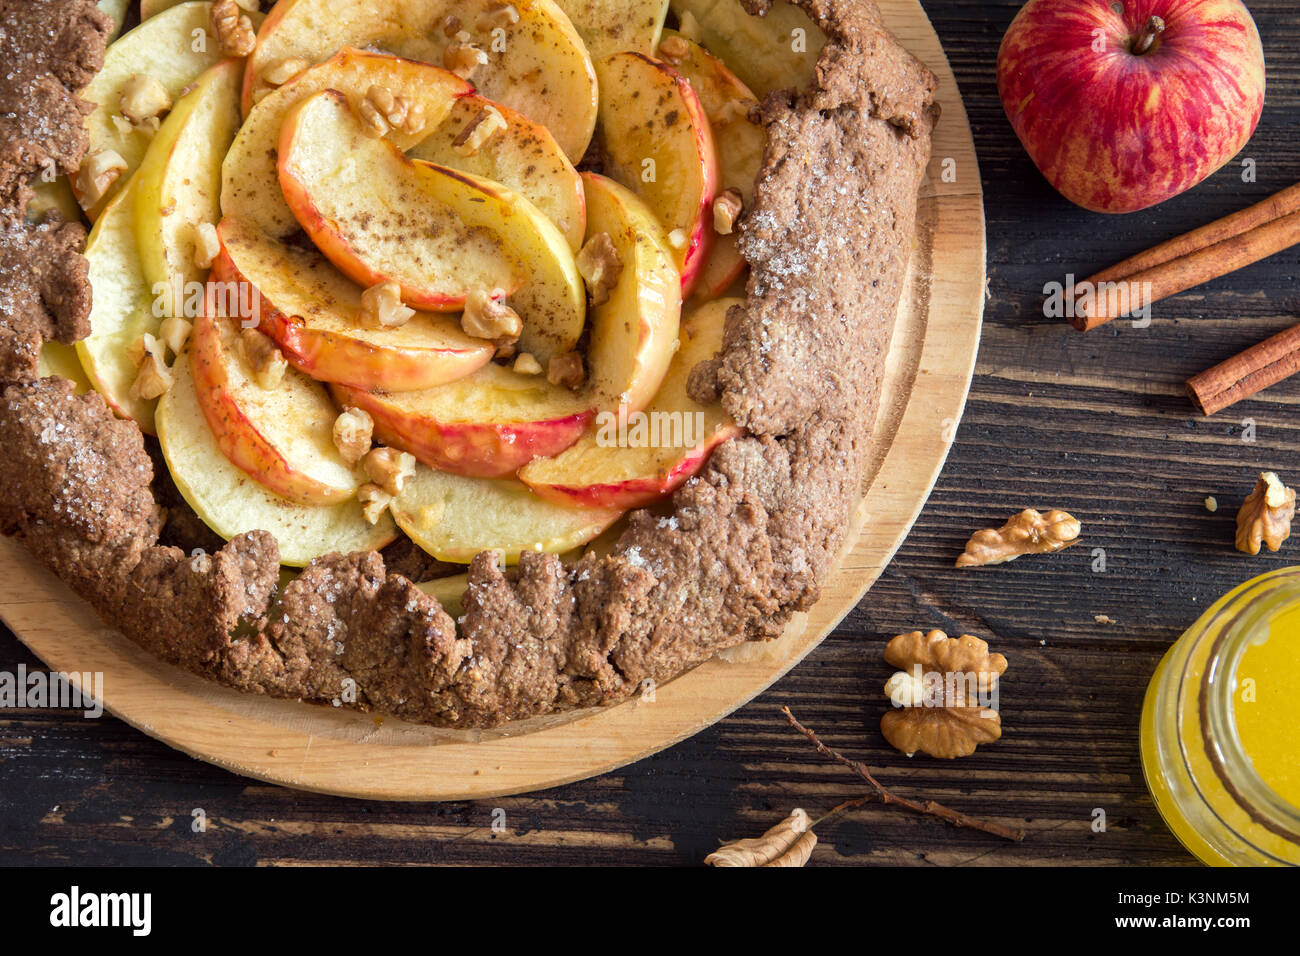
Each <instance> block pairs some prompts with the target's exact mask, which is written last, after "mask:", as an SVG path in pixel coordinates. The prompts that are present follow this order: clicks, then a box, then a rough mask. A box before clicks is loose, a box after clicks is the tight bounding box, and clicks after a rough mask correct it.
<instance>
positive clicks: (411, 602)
mask: <svg viewBox="0 0 1300 956" xmlns="http://www.w3.org/2000/svg"><path fill="white" fill-rule="evenodd" d="M796 2H798V3H799V5H800V6H802V7H804V9H806V10H807V11H808V12H809V14H810V15H811V16H812V17H813V18H814V19H815V20H817V21H818V23H819V24H820V25H821V26H822V28H823V29H824V30H825V32H826V33H827V35H828V36H829V37H830V41H829V44H828V45H827V47H826V48H825V50H824V51H823V53H822V55H821V60H820V63H819V66H818V83H817V85H816V88H815V89H813V90H810V91H806V92H804V93H799V94H786V93H774V94H772V95H771V96H769V97H768V98H767V100H766V101H765V102H764V103H763V105H762V109H761V113H762V122H763V124H764V126H765V127H766V130H767V145H766V150H765V155H764V162H763V167H762V172H761V174H760V176H759V179H758V182H757V184H756V188H755V191H754V197H753V201H752V202H751V204H750V208H748V209H746V210H745V212H744V214H743V215H742V217H741V219H740V220H739V223H738V232H739V237H740V248H741V250H742V252H743V254H744V255H745V257H746V258H747V259H748V260H749V261H750V263H751V264H752V267H753V268H752V274H751V278H750V279H749V284H748V289H747V292H748V295H747V299H746V302H745V304H744V306H738V307H736V308H734V309H732V311H731V313H730V314H729V316H728V321H727V329H726V336H725V343H724V347H723V351H722V353H721V355H720V356H719V357H718V358H717V359H715V360H713V361H711V362H707V363H703V364H702V365H701V366H700V367H698V368H697V369H696V370H695V373H694V374H693V375H692V376H691V389H692V392H693V393H694V394H696V395H701V396H709V397H712V396H718V397H720V398H721V400H722V402H723V403H724V405H725V407H726V409H727V410H728V411H729V412H730V413H731V414H732V415H733V416H734V417H735V419H736V420H737V421H738V422H739V423H740V424H741V425H743V426H744V427H745V428H746V429H747V430H748V433H747V434H746V435H745V436H744V437H741V438H736V439H733V440H732V441H729V442H727V443H726V444H724V445H723V446H721V447H720V448H719V449H718V450H717V451H716V452H715V453H714V455H713V457H712V458H711V460H710V462H709V464H708V466H707V467H706V468H705V469H704V470H703V471H702V472H701V473H700V474H699V475H698V476H697V477H695V478H693V479H691V480H690V481H688V482H687V483H686V484H685V485H684V486H683V487H682V488H681V489H680V490H679V491H678V492H677V493H676V495H675V496H674V497H673V499H672V501H671V506H670V508H668V510H667V512H666V513H662V514H652V513H650V512H646V511H642V512H636V513H634V514H633V515H632V516H631V519H630V524H629V527H628V529H627V531H626V532H625V533H624V534H623V535H622V537H621V538H620V539H619V541H618V543H617V545H616V546H615V547H614V549H613V551H612V553H611V554H609V555H608V556H606V557H596V556H592V555H588V556H587V557H585V558H583V559H582V560H581V561H579V562H577V563H576V564H573V565H569V566H566V565H564V564H563V563H562V562H561V561H560V559H559V558H557V557H555V556H553V555H545V554H525V555H524V557H523V559H522V560H521V562H520V564H519V566H518V567H517V568H514V569H511V570H509V571H505V570H502V569H501V568H499V567H498V565H497V562H496V560H495V558H494V557H493V556H492V555H490V554H484V555H480V556H479V557H478V558H477V559H476V560H475V561H474V563H473V564H472V566H471V567H470V568H469V587H468V590H467V592H466V594H465V596H464V615H463V617H462V618H461V619H460V621H459V622H458V623H459V628H458V627H457V626H456V625H457V622H453V621H452V620H451V619H450V618H449V617H448V616H447V614H446V613H445V612H444V611H443V609H442V608H441V607H440V606H439V604H438V602H437V601H436V600H435V599H434V598H432V597H430V596H428V595H426V594H424V593H423V592H422V591H421V590H420V589H418V588H417V587H415V585H414V584H412V583H411V580H410V577H409V576H408V575H410V574H415V573H417V572H422V571H425V570H427V568H428V562H424V561H422V560H421V559H420V558H419V557H418V556H414V555H412V554H410V553H409V549H402V548H396V549H395V550H394V551H393V553H392V555H391V557H392V558H393V559H394V560H393V562H392V563H390V564H387V565H386V563H385V559H384V557H383V556H381V555H380V554H377V553H374V552H367V553H358V554H352V555H329V556H326V557H324V558H321V559H320V560H318V561H316V562H315V563H313V564H312V565H311V566H310V567H309V568H307V569H306V570H305V571H304V572H303V573H302V574H301V575H300V576H299V577H298V578H297V579H295V580H294V581H293V582H292V583H291V584H289V585H288V586H287V587H285V588H284V589H283V591H282V592H281V591H280V590H279V588H278V582H279V560H278V557H279V556H278V552H277V548H276V544H275V541H274V539H273V538H272V537H271V536H270V535H269V534H266V533H265V532H252V533H250V534H245V535H241V536H239V537H237V538H235V539H234V540H232V541H230V542H229V543H227V544H225V545H224V546H223V547H221V548H220V549H219V550H216V551H213V552H208V551H202V550H199V551H186V550H182V549H180V548H177V547H168V546H164V545H161V544H159V540H160V537H159V536H160V532H161V530H162V529H163V528H164V525H165V524H166V526H167V527H171V526H172V525H176V526H178V527H189V526H192V522H189V521H186V520H181V521H176V520H175V519H174V518H169V516H168V515H167V514H166V512H165V509H164V507H163V506H162V505H160V503H159V499H160V498H161V499H162V500H164V501H165V502H166V504H167V506H168V508H170V509H173V510H174V509H177V508H181V509H183V508H184V505H183V504H182V503H177V501H176V496H175V495H174V491H171V492H169V491H168V482H167V481H166V479H165V477H160V478H159V480H158V481H155V462H154V460H153V459H151V457H150V451H149V450H148V449H147V448H146V445H145V441H144V439H143V437H142V436H141V434H140V431H139V429H138V428H137V427H136V426H135V425H134V424H132V423H130V422H126V421H122V420H119V419H117V418H115V417H114V415H113V414H112V412H111V411H110V410H109V409H108V407H107V406H106V405H105V403H104V402H103V400H102V399H101V398H99V397H98V396H96V395H93V394H91V395H87V396H83V397H77V396H75V395H74V393H73V390H72V388H71V385H70V383H67V382H64V381H61V380H56V379H45V380H39V381H37V380H34V372H33V370H34V368H35V354H34V353H35V351H38V350H39V345H40V342H41V341H42V340H45V339H50V338H59V339H62V340H64V341H67V340H69V339H70V338H75V337H78V336H80V335H84V333H85V328H84V325H85V312H84V309H85V306H86V304H87V303H88V289H87V287H86V281H85V269H84V262H83V261H82V260H80V257H78V256H75V255H73V254H72V252H71V251H70V250H71V249H73V248H74V246H75V241H74V240H79V239H80V236H79V235H78V234H76V233H73V232H68V233H67V234H66V235H63V237H62V238H61V239H59V240H58V241H55V240H54V239H53V238H49V239H43V240H41V241H42V242H46V243H50V244H51V245H50V246H48V247H47V252H49V253H50V254H48V255H47V253H46V252H41V251H39V246H38V245H37V244H36V240H35V239H30V242H31V243H32V244H31V245H29V248H30V249H31V250H32V251H31V252H30V253H27V254H25V258H26V260H27V261H28V262H29V263H33V264H35V263H42V262H45V261H47V259H48V260H49V261H50V262H51V263H52V264H51V265H50V266H48V269H49V270H50V271H49V272H48V273H47V274H48V275H49V276H51V277H53V276H56V275H57V276H59V277H62V278H60V279H59V281H58V282H54V281H53V279H51V281H50V283H47V284H51V283H52V284H53V286H57V290H62V291H57V290H46V289H41V290H40V295H34V294H33V293H30V292H28V291H26V290H25V288H24V287H23V285H22V283H18V284H17V285H12V284H11V283H12V281H13V280H12V276H10V275H8V274H6V275H3V276H0V288H3V290H4V291H3V296H4V297H5V299H4V309H3V314H2V315H0V339H3V340H4V341H2V342H0V347H3V348H4V351H5V354H6V355H7V356H9V359H8V360H7V361H6V363H4V364H0V381H3V382H4V383H5V388H4V391H3V394H0V442H3V443H4V445H3V447H4V448H5V449H6V454H5V455H3V456H0V482H2V483H3V486H4V491H3V492H2V493H0V530H3V531H4V532H5V533H7V534H12V535H15V536H17V537H18V538H19V539H20V540H22V541H23V542H24V543H25V544H26V546H27V547H28V548H29V549H30V550H31V552H32V554H33V555H34V556H35V557H36V558H37V559H38V560H39V561H41V563H43V564H44V565H46V566H47V567H49V568H51V569H52V570H53V571H55V572H56V573H57V574H58V575H59V576H60V577H62V578H63V579H64V580H65V581H66V582H68V583H69V584H70V585H71V586H72V587H73V589H74V590H76V591H77V592H78V593H79V594H81V595H82V596H83V597H85V598H86V599H87V600H88V601H90V603H91V604H93V605H94V606H95V608H96V609H97V610H98V611H99V612H100V614H101V615H103V617H104V618H105V620H107V621H109V622H111V623H112V624H113V625H114V626H116V627H119V628H121V630H122V631H123V632H124V633H125V634H126V635H127V636H128V637H130V638H131V639H133V640H134V641H136V642H137V643H139V644H140V645H141V646H142V647H144V648H146V649H147V650H149V651H152V652H153V653H155V654H157V655H158V656H160V657H162V658H163V659H164V660H167V661H169V662H171V663H173V664H176V665H177V666H180V667H183V668H186V669H188V670H190V671H193V672H195V673H198V674H200V675H202V676H205V677H208V678H211V679H213V680H217V681H220V682H222V683H224V684H227V685H229V686H231V687H235V688H238V689H240V690H243V691H247V692H254V693H262V694H267V695H270V696H274V697H285V698H291V699H301V700H304V701H311V702H317V703H321V704H326V705H330V704H333V705H335V706H346V707H355V708H358V709H363V710H372V711H376V712H380V713H385V714H392V715H395V716H397V717H401V718H404V719H407V720H411V721H417V722H422V723H430V724H439V725H447V726H460V727H486V726H493V725H497V724H500V723H503V722H506V721H509V720H514V719H518V718H523V717H529V716H533V715H537V714H544V713H548V712H553V711H557V710H562V709H566V708H572V707H580V706H589V705H598V704H606V703H611V702H615V701H618V700H622V699H625V698H627V697H629V696H630V695H632V694H633V693H634V692H635V691H636V690H637V689H638V687H640V686H641V685H642V684H643V682H644V681H647V680H652V681H657V682H663V681H666V680H668V679H670V678H672V677H675V676H677V675H678V674H680V673H682V672H683V671H685V670H687V669H689V668H691V667H693V666H695V665H697V664H699V663H701V662H703V661H704V660H707V659H708V658H709V657H711V656H713V655H714V654H715V653H716V652H718V651H719V650H722V649H724V648H727V647H730V646H733V645H735V644H738V643H741V642H744V641H753V640H764V639H768V638H773V637H776V636H778V635H779V634H780V633H781V631H782V629H783V628H784V626H785V624H786V622H787V621H788V620H789V618H790V616H791V614H793V613H794V612H796V611H799V610H803V609H806V608H808V607H809V606H811V605H812V604H813V602H815V601H816V599H817V597H818V594H819V591H820V588H821V585H822V583H823V581H824V579H825V576H826V573H827V571H828V569H829V566H830V564H831V562H832V560H833V559H834V557H835V555H836V553H837V551H838V549H839V547H840V545H841V543H842V541H843V536H844V529H845V528H846V527H848V525H849V515H850V513H851V509H852V508H853V507H854V504H855V501H856V498H857V496H858V494H859V483H860V475H861V470H862V465H863V456H864V452H865V447H866V444H867V441H868V436H869V434H870V429H871V425H872V422H873V421H874V418H875V414H876V408H877V402H878V396H879V391H880V381H881V376H882V372H883V363H884V358H885V355H886V353H887V351H888V348H889V342H890V336H891V334H892V330H893V323H894V316H895V312H896V308H897V304H898V300H899V296H900V293H901V288H902V282H903V279H904V274H905V271H906V266H907V262H908V258H909V256H910V254H911V249H912V243H913V235H914V226H915V223H914V217H915V211H916V195H917V189H918V187H919V185H920V183H921V178H922V175H923V173H924V169H925V166H926V163H927V161H928V157H929V149H930V133H931V129H932V127H933V124H934V122H935V120H936V118H937V115H938V110H937V107H936V106H935V103H934V89H935V80H934V77H933V76H932V75H931V74H930V72H929V71H928V70H926V68H925V67H924V66H923V65H921V64H920V63H919V62H917V61H916V60H915V59H914V58H912V57H911V56H910V55H909V54H908V53H907V52H906V51H905V50H903V48H902V47H901V46H900V45H899V44H898V42H897V41H896V40H895V39H894V38H893V37H892V36H891V35H890V34H889V33H888V32H887V31H886V30H885V28H884V27H883V25H882V23H881V21H880V17H879V13H878V11H877V9H876V7H875V5H874V3H872V2H870V0H796ZM747 5H748V6H750V7H751V8H752V9H758V8H760V7H762V6H763V4H762V3H761V2H752V3H747ZM36 6H39V7H40V8H41V12H40V15H41V19H42V21H43V22H47V23H48V22H58V23H65V24H68V26H67V27H65V28H64V29H62V30H60V31H58V32H57V38H56V40H55V45H54V46H51V45H50V38H49V37H48V36H46V35H45V34H44V33H43V32H42V31H41V30H38V29H36V28H35V27H34V26H32V27H31V28H24V29H20V30H18V31H17V32H8V33H7V37H6V41H5V42H6V44H7V45H10V46H15V49H14V51H13V52H14V53H15V54H17V55H21V56H23V57H25V62H28V63H30V64H32V66H31V70H29V71H28V73H27V74H26V80H27V82H28V83H29V84H34V83H37V80H38V76H39V77H44V78H45V79H44V80H41V82H44V83H46V84H48V83H51V82H55V83H57V84H58V96H57V97H55V101H54V102H53V103H52V104H51V112H50V114H49V115H53V116H63V117H65V118H66V121H67V122H68V123H70V124H72V125H74V126H76V125H78V124H79V123H80V115H81V110H82V107H81V106H79V105H78V104H77V102H76V101H75V99H74V97H73V95H72V91H73V90H76V89H79V88H80V87H81V86H82V85H84V83H85V82H86V80H87V79H88V78H89V77H90V76H91V75H93V73H94V71H95V70H96V69H98V66H99V64H100V63H101V62H102V57H103V45H104V39H105V36H106V32H105V30H104V29H103V25H102V23H101V20H100V18H99V17H98V16H97V12H96V11H95V8H94V4H93V3H90V2H88V0H40V2H39V3H37V2H33V0H23V2H22V3H16V2H7V0H5V2H0V10H3V23H4V28H5V30H6V31H11V29H12V28H11V23H16V24H17V25H19V26H20V27H21V26H22V24H23V23H24V22H26V18H25V15H24V14H23V13H22V12H21V10H20V8H27V7H36ZM74 41H75V42H74ZM9 92H10V91H6V95H9ZM74 118H75V121H74ZM18 127H21V128H18ZM18 127H15V128H13V129H6V130H5V131H4V144H3V154H2V155H3V157H4V161H3V165H0V183H6V182H7V183H8V184H9V185H7V186H5V192H4V203H5V204H4V216H5V217H6V221H7V222H10V223H20V222H21V219H22V209H23V206H24V205H25V200H24V199H22V196H21V189H20V188H19V184H20V183H21V182H22V180H23V178H24V177H25V176H28V175H30V173H31V171H32V169H33V165H32V162H33V161H34V160H35V159H36V158H37V156H38V154H40V151H41V150H42V149H44V150H46V151H48V153H49V154H50V155H56V154H57V157H58V159H57V161H58V162H60V163H62V164H63V166H64V167H69V166H75V164H76V161H77V159H78V158H79V156H80V152H81V151H83V150H84V148H85V143H84V138H78V136H76V135H73V134H70V133H66V134H65V133H52V134H51V135H49V136H45V137H41V136H37V135H35V130H33V129H32V128H30V125H29V126H26V127H24V126H22V124H21V123H19V124H18ZM41 144H43V145H41ZM829 170H834V171H835V173H834V184H833V185H832V184H831V182H830V181H829V180H828V178H827V175H826V171H829ZM842 187H847V188H842ZM72 228H73V227H69V226H62V225H60V226H56V227H54V231H55V233H56V234H58V233H59V230H61V229H68V230H71V229H72ZM25 234H26V235H28V236H29V237H31V236H40V235H43V234H41V233H39V231H33V230H28V231H27V232H26V233H25ZM78 264H79V265H78ZM78 270H80V271H78ZM65 280H66V281H65ZM68 287H75V291H76V292H77V293H78V294H72V293H71V292H70V291H69V290H68ZM47 291H50V292H51V294H49V295H46V294H45V293H46V292H47ZM15 296H18V298H15ZM37 302H38V303H39V307H38V306H36V305H34V304H33V303H37ZM15 303H17V307H15ZM10 340H12V341H13V343H14V346H13V347H12V348H10V347H8V345H9V341H10ZM24 350H25V351H24ZM14 356H19V357H20V358H19V359H18V360H15V359H14ZM155 488H157V489H158V493H156V491H155ZM193 533H194V534H195V535H196V536H197V537H202V531H201V530H195V531H194V532H193ZM434 564H435V565H436V562H435V563H434ZM399 570H400V571H405V572H407V573H406V574H403V573H398V571H399Z"/></svg>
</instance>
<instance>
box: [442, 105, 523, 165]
mask: <svg viewBox="0 0 1300 956" xmlns="http://www.w3.org/2000/svg"><path fill="white" fill-rule="evenodd" d="M508 125H509V124H507V123H506V119H505V117H504V116H502V115H501V113H500V112H499V111H498V110H497V109H496V108H495V107H492V106H485V107H483V108H482V109H481V110H479V111H478V112H477V113H476V114H474V118H473V119H472V120H470V121H469V122H468V123H466V124H465V128H464V129H463V130H461V131H460V132H459V133H458V134H457V135H456V138H455V139H453V140H452V141H451V148H452V149H454V150H455V151H456V153H457V154H458V155H460V156H473V155H474V154H475V153H477V152H478V151H479V150H480V149H482V148H483V146H484V144H486V143H487V141H488V140H490V139H491V138H492V137H493V136H495V135H496V134H497V133H499V132H501V131H502V130H504V129H506V128H507V126H508Z"/></svg>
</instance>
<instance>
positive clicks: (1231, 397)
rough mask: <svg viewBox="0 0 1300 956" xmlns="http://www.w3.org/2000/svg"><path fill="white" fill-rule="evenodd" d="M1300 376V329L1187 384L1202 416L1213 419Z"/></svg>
mask: <svg viewBox="0 0 1300 956" xmlns="http://www.w3.org/2000/svg"><path fill="white" fill-rule="evenodd" d="M1297 372H1300V325H1294V326H1292V327H1291V328H1289V329H1287V330H1286V331H1285V332H1279V333H1278V334H1277V335H1275V336H1273V337H1272V338H1270V339H1265V340H1264V341H1263V342H1260V343H1259V344H1258V345H1256V346H1254V347H1252V348H1249V349H1246V351H1244V352H1242V353H1241V354H1240V355H1236V356H1233V357H1232V358H1230V359H1228V360H1227V361H1226V362H1222V363H1220V364H1218V365H1216V366H1214V368H1212V369H1208V370H1206V371H1204V372H1202V373H1201V374H1199V375H1194V376H1193V377H1192V378H1189V379H1188V380H1187V394H1188V395H1190V396H1191V399H1192V401H1193V402H1195V403H1196V406H1197V407H1198V408H1199V409H1200V410H1201V414H1202V415H1213V414H1215V413H1216V412H1221V411H1223V410H1224V409H1225V408H1227V407H1228V406H1229V405H1235V404H1236V403H1237V402H1240V401H1243V400H1244V399H1247V398H1250V397H1251V396H1252V395H1255V394H1257V393H1258V392H1262V391H1263V390H1264V389H1266V388H1268V387H1269V386H1271V385H1276V384H1277V383H1278V382H1280V381H1282V379H1284V378H1288V377H1289V376H1292V375H1294V374H1296V373H1297Z"/></svg>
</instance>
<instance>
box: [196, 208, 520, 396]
mask: <svg viewBox="0 0 1300 956" xmlns="http://www.w3.org/2000/svg"><path fill="white" fill-rule="evenodd" d="M217 231H218V235H219V238H220V241H221V253H220V254H219V255H218V257H217V259H216V261H215V262H214V263H213V265H212V278H213V280H214V281H215V282H220V283H223V284H226V285H227V286H229V284H231V283H235V284H238V283H246V284H247V285H249V286H251V288H252V289H254V290H256V296H255V297H254V296H250V295H245V296H242V297H238V296H236V295H230V296H229V298H230V299H231V300H234V299H236V298H239V299H240V301H249V302H255V304H256V314H255V315H250V316H242V315H241V316H239V317H240V318H247V319H249V320H251V321H250V324H253V323H256V324H258V325H259V326H260V328H261V330H262V331H263V332H265V333H266V334H267V335H269V336H270V337H271V338H272V339H274V340H275V342H276V344H277V345H279V347H280V350H281V351H282V352H283V353H284V356H285V358H286V359H288V361H289V362H290V363H291V364H293V365H294V366H295V367H296V368H298V369H300V370H301V371H303V372H305V373H307V374H308V375H310V376H311V377H312V378H314V379H316V380H317V381H322V382H341V383H346V384H349V385H355V386H357V387H360V388H383V389H387V390H389V391H395V392H400V391H412V390H418V389H424V388H432V387H434V386H435V385H442V384H445V383H447V382H451V381H455V380H456V379H458V378H463V377H464V376H466V375H468V374H470V373H471V372H473V371H474V370H476V369H478V368H481V367H482V366H483V365H485V364H487V363H488V362H489V361H490V360H491V358H492V355H493V353H494V352H495V347H494V346H493V345H492V344H491V343H489V342H486V341H484V340H483V339H475V338H471V337H470V336H468V335H466V334H465V333H464V332H462V331H461V328H460V324H459V323H458V322H457V321H456V320H455V319H454V318H452V317H451V316H446V315H440V314H433V313H427V312H417V313H415V314H414V315H413V316H411V317H410V318H409V319H408V320H407V321H406V322H404V323H403V324H402V325H400V326H397V327H385V326H382V325H380V324H378V323H377V322H375V321H374V320H373V319H370V318H368V317H367V314H366V310H365V309H364V308H363V306H362V292H361V289H359V288H358V287H357V285H356V284H355V283H353V282H351V281H349V280H348V279H347V278H346V277H344V276H343V275H342V274H341V273H340V272H339V271H338V270H337V269H335V268H334V266H333V265H331V264H330V263H329V261H327V260H326V259H325V257H324V256H322V255H321V254H320V253H318V252H316V251H315V250H308V249H299V248H297V247H295V246H290V245H286V244H285V243H281V242H278V241H277V240H275V239H272V238H271V237H269V236H267V235H265V234H263V233H262V232H260V231H259V230H258V229H256V228H255V227H252V226H249V225H247V224H246V223H242V222H240V221H239V220H234V219H226V220H223V221H222V223H221V225H220V226H219V228H218V230H217ZM231 311H232V312H233V311H235V310H231Z"/></svg>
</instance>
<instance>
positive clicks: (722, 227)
mask: <svg viewBox="0 0 1300 956" xmlns="http://www.w3.org/2000/svg"><path fill="white" fill-rule="evenodd" d="M744 208H745V203H744V200H743V199H742V198H741V195H740V190H739V189H728V190H726V191H725V192H723V193H720V194H719V195H718V197H717V198H716V199H714V200H713V231H714V232H716V233H717V234H718V235H720V236H729V235H731V232H732V230H733V229H735V227H736V220H737V219H739V218H740V212H741V210H742V209H744Z"/></svg>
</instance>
